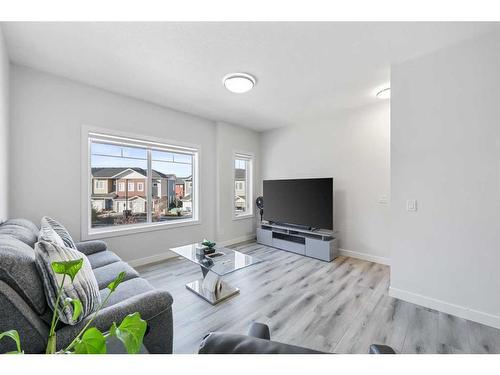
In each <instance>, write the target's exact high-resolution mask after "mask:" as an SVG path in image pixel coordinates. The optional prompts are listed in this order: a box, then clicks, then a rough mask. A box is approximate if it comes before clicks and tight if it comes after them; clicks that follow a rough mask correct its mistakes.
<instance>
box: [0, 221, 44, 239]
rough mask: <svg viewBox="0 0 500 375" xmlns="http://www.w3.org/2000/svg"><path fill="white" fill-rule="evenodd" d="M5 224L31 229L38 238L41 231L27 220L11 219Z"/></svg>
mask: <svg viewBox="0 0 500 375" xmlns="http://www.w3.org/2000/svg"><path fill="white" fill-rule="evenodd" d="M4 224H10V225H17V226H20V227H24V228H26V229H29V230H30V231H31V232H32V233H33V234H34V235H35V236H38V232H39V231H40V230H39V229H38V227H37V226H36V225H35V224H34V223H32V222H31V221H29V220H27V219H9V220H7V221H6V222H5V223H4Z"/></svg>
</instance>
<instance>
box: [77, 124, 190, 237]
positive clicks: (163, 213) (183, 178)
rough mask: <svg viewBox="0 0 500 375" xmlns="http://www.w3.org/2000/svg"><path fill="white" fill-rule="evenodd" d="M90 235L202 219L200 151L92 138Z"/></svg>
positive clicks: (104, 136) (99, 136) (89, 168)
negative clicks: (199, 213) (198, 183)
mask: <svg viewBox="0 0 500 375" xmlns="http://www.w3.org/2000/svg"><path fill="white" fill-rule="evenodd" d="M88 139H89V158H88V160H89V165H88V175H87V177H88V185H87V186H88V187H89V192H88V197H87V199H88V201H87V202H89V206H88V229H89V230H88V233H89V234H93V233H100V232H110V231H114V230H123V229H128V228H130V229H140V228H145V227H149V226H158V225H159V224H172V223H182V222H189V221H195V220H197V212H196V211H197V210H196V207H198V206H197V201H196V199H197V194H196V189H193V187H196V163H197V160H198V150H197V149H196V148H192V147H181V146H175V145H171V144H162V143H157V142H149V141H143V140H139V139H131V138H128V137H127V138H122V137H116V136H110V135H104V134H95V133H89V138H88Z"/></svg>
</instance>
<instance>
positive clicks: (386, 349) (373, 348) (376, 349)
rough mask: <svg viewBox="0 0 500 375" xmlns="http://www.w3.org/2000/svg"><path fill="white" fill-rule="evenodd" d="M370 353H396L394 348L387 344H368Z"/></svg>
mask: <svg viewBox="0 0 500 375" xmlns="http://www.w3.org/2000/svg"><path fill="white" fill-rule="evenodd" d="M370 354H396V352H395V351H394V349H392V348H391V347H390V346H387V345H377V344H373V345H370Z"/></svg>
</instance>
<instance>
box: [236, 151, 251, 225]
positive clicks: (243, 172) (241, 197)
mask: <svg viewBox="0 0 500 375" xmlns="http://www.w3.org/2000/svg"><path fill="white" fill-rule="evenodd" d="M252 184H253V180H252V156H251V155H245V154H235V156H234V216H235V217H236V218H238V217H245V216H251V215H253V204H252V201H253V199H252V197H253V191H252V186H253V185H252Z"/></svg>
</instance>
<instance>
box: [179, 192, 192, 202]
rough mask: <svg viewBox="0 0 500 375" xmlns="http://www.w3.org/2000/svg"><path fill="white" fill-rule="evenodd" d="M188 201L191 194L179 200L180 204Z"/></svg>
mask: <svg viewBox="0 0 500 375" xmlns="http://www.w3.org/2000/svg"><path fill="white" fill-rule="evenodd" d="M190 200H191V194H188V195H186V196H185V197H183V198H181V202H189V201H190Z"/></svg>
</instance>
